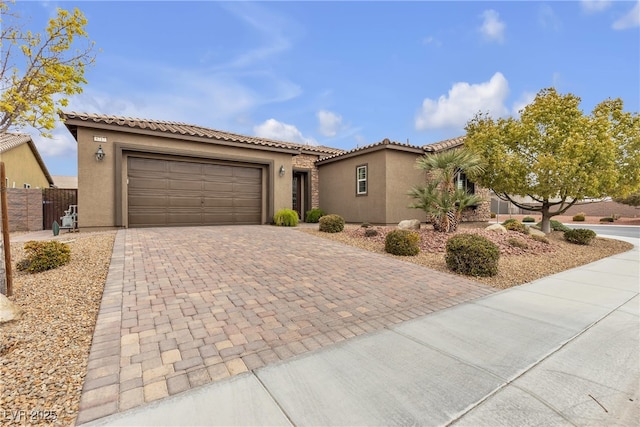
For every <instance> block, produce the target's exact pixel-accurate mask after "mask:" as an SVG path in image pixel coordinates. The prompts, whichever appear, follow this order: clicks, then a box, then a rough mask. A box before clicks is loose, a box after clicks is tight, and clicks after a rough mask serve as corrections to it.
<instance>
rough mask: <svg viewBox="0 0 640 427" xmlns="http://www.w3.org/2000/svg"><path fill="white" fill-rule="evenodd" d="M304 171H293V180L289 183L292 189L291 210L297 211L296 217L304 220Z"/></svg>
mask: <svg viewBox="0 0 640 427" xmlns="http://www.w3.org/2000/svg"><path fill="white" fill-rule="evenodd" d="M305 175H306V173H304V172H293V182H292V185H291V189H292V198H291V205H292V206H293V210H294V211H296V212H298V218H300V221H304V216H302V215H303V214H304V209H305V206H304V198H305V194H304V178H305Z"/></svg>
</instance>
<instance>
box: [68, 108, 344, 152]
mask: <svg viewBox="0 0 640 427" xmlns="http://www.w3.org/2000/svg"><path fill="white" fill-rule="evenodd" d="M60 116H61V117H62V119H63V120H65V121H66V120H81V121H84V122H93V123H100V124H106V125H116V126H128V127H130V128H137V129H142V130H148V131H150V132H162V133H172V134H176V135H188V136H195V137H200V138H208V139H217V140H222V141H230V142H239V143H245V144H252V145H259V146H263V147H273V148H289V149H291V148H293V149H298V150H301V151H303V152H310V153H317V154H319V155H321V156H322V155H333V154H337V153H342V152H344V150H340V149H338V148H330V147H325V146H322V145H307V144H297V143H293V142H286V141H278V140H274V139H267V138H258V137H254V136H247V135H240V134H236V133H231V132H224V131H219V130H216V129H210V128H205V127H202V126H196V125H190V124H187V123H181V122H171V121H165V120H149V119H140V118H134V117H122V116H112V115H103V114H91V113H78V112H75V111H73V112H62V113H61V114H60Z"/></svg>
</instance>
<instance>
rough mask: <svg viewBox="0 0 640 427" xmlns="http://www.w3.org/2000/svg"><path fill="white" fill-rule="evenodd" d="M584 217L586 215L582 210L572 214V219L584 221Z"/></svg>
mask: <svg viewBox="0 0 640 427" xmlns="http://www.w3.org/2000/svg"><path fill="white" fill-rule="evenodd" d="M586 217H587V215H586V214H584V213H583V212H580V213H578V214H575V215H574V216H573V220H574V221H584V220H585V219H586Z"/></svg>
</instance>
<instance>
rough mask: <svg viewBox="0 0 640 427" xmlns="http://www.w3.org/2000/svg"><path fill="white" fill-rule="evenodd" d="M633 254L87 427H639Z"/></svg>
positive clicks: (638, 275) (639, 326) (639, 328)
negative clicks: (193, 426)
mask: <svg viewBox="0 0 640 427" xmlns="http://www.w3.org/2000/svg"><path fill="white" fill-rule="evenodd" d="M621 239H622V240H627V241H630V242H631V243H634V245H635V248H634V249H633V250H632V251H629V252H626V253H623V254H619V255H616V256H613V257H610V258H607V259H603V260H600V261H597V262H594V263H592V264H588V265H586V266H583V267H580V268H576V269H573V270H569V271H565V272H563V273H560V274H556V275H553V276H550V277H547V278H544V279H541V280H537V281H535V282H532V283H529V284H526V285H522V286H519V287H517V288H511V289H508V290H505V291H502V292H499V293H495V294H491V295H488V296H485V297H483V298H480V299H476V300H473V301H471V302H466V303H463V304H460V305H457V306H454V307H452V308H449V309H445V310H441V311H438V312H435V313H432V314H428V315H426V316H422V317H419V318H417V319H414V320H411V321H407V322H404V323H400V324H397V325H394V326H391V327H389V328H387V329H384V330H381V331H376V332H372V333H369V334H365V335H362V336H359V337H356V338H352V339H350V340H346V341H343V342H341V343H338V344H334V345H331V346H328V347H325V348H322V349H320V350H317V351H315V352H310V353H305V354H302V355H300V356H297V357H294V358H291V359H288V360H285V361H282V362H279V363H275V364H272V365H267V366H265V367H263V368H259V369H256V370H253V371H252V372H247V373H245V374H241V375H238V376H236V377H232V378H230V379H228V380H223V381H219V382H216V383H213V384H209V385H206V386H202V387H199V388H197V389H193V390H191V391H188V392H184V393H181V394H178V395H175V396H172V397H169V398H166V399H163V400H159V401H156V402H153V403H151V404H148V405H145V406H140V407H138V408H135V409H132V410H130V411H127V412H123V413H120V414H116V415H113V416H109V417H106V418H102V419H98V420H96V421H93V422H90V423H87V424H84V425H86V426H89V425H110V426H111V425H113V426H119V425H126V426H132V425H136V426H143V425H144V426H163V425H185V426H186V425H190V426H192V425H243V426H245V425H300V426H307V425H327V426H334V425H413V424H417V425H449V424H455V425H472V426H478V425H487V426H496V425H510V426H511V425H518V426H520V425H579V426H583V425H623V426H624V425H629V426H631V425H637V423H638V420H639V419H640V405H639V403H640V401H639V400H638V399H640V390H639V388H640V372H639V371H640V361H639V356H638V352H639V348H640V343H639V336H640V317H639V311H640V310H639V305H640V298H639V296H638V293H639V279H640V271H639V266H640V262H639V260H640V256H639V251H638V243H639V239H624V238H621Z"/></svg>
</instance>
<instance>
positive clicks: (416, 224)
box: [398, 219, 420, 230]
mask: <svg viewBox="0 0 640 427" xmlns="http://www.w3.org/2000/svg"><path fill="white" fill-rule="evenodd" d="M398 228H399V229H400V230H420V220H417V219H405V220H404V221H400V223H399V224H398Z"/></svg>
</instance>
